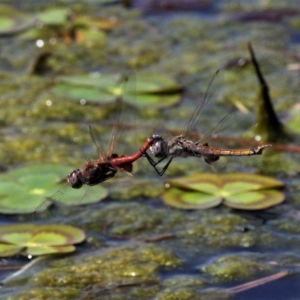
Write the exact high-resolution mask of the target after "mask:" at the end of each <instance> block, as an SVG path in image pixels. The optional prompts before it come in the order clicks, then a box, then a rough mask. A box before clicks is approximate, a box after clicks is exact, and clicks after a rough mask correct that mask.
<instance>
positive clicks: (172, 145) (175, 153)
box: [145, 71, 272, 176]
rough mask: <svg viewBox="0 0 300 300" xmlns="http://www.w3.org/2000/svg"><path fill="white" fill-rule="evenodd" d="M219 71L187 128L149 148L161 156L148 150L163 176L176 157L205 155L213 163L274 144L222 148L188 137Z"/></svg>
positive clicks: (154, 166) (219, 125)
mask: <svg viewBox="0 0 300 300" xmlns="http://www.w3.org/2000/svg"><path fill="white" fill-rule="evenodd" d="M217 74H218V71H217V73H216V74H215V76H214V77H213V78H212V80H211V81H210V83H209V85H208V88H207V90H206V92H205V94H204V97H203V98H202V99H201V100H200V102H199V104H198V106H197V108H196V110H195V112H194V113H193V115H192V117H191V119H190V121H189V122H188V125H187V127H186V130H185V131H184V133H183V134H181V135H178V136H175V137H173V138H171V139H169V140H165V139H163V138H162V137H160V139H158V138H157V139H156V140H153V142H152V143H151V145H150V147H149V149H150V151H151V153H152V154H153V155H154V156H155V157H157V158H159V160H158V161H154V160H153V159H152V158H151V156H150V155H149V154H148V153H147V152H146V153H145V156H146V158H147V160H148V161H149V163H150V164H151V166H152V167H153V168H154V169H155V171H156V172H157V173H158V174H159V175H160V176H162V175H163V174H164V173H165V172H166V170H167V169H168V167H169V165H170V164H171V162H172V160H173V159H174V158H175V157H185V158H186V157H191V156H194V157H203V158H204V160H205V161H206V162H207V163H208V164H211V163H213V162H215V161H217V160H219V158H220V156H252V155H260V154H262V153H263V150H264V149H266V148H269V147H271V146H272V145H269V144H266V145H259V146H256V147H254V148H250V149H222V148H214V147H210V146H209V145H208V143H207V142H204V143H203V142H202V143H201V141H198V142H193V141H192V140H190V139H188V137H189V136H192V135H193V129H194V128H195V125H196V124H197V122H198V120H199V116H200V114H201V112H202V111H203V109H204V107H205V105H206V104H207V103H208V101H209V100H210V98H208V97H207V95H208V91H209V89H210V87H211V85H212V83H213V81H214V79H215V77H216V76H217ZM229 116H230V114H229V115H227V116H225V117H224V118H223V119H222V120H221V121H220V123H219V124H218V125H217V126H216V127H215V129H213V131H212V132H211V133H210V134H209V135H206V138H208V137H212V136H214V135H215V134H216V133H218V132H219V131H220V127H221V124H222V123H224V122H225V121H226V119H227V118H228V117H229ZM165 159H169V160H168V161H167V163H166V165H165V166H164V167H163V168H162V169H161V170H158V169H157V165H158V164H160V163H161V162H162V161H164V160H165Z"/></svg>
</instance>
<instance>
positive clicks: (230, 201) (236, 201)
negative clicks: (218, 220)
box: [224, 190, 285, 210]
mask: <svg viewBox="0 0 300 300" xmlns="http://www.w3.org/2000/svg"><path fill="white" fill-rule="evenodd" d="M284 198H285V195H284V194H283V193H282V192H280V191H277V190H260V191H259V192H247V193H242V194H237V195H231V196H227V197H226V198H225V200H224V204H225V205H227V206H229V207H232V208H238V209H247V210H255V209H265V208H268V207H271V206H273V205H276V204H280V203H282V202H283V201H284Z"/></svg>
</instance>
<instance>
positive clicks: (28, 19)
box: [0, 4, 36, 36]
mask: <svg viewBox="0 0 300 300" xmlns="http://www.w3.org/2000/svg"><path fill="white" fill-rule="evenodd" d="M35 22H36V19H35V18H34V17H33V16H30V15H26V14H23V13H21V12H18V11H17V10H14V9H12V8H11V7H9V6H6V5H3V4H1V5H0V36H10V35H15V34H18V33H20V32H22V31H25V30H27V29H29V28H31V27H33V26H34V25H35Z"/></svg>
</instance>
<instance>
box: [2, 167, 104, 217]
mask: <svg viewBox="0 0 300 300" xmlns="http://www.w3.org/2000/svg"><path fill="white" fill-rule="evenodd" d="M70 171H72V170H71V168H70V167H66V166H53V165H33V166H26V167H22V168H18V169H14V170H12V171H10V172H7V173H2V174H0V213H6V214H24V213H33V212H35V211H36V209H37V208H39V209H38V210H39V211H42V210H45V209H46V208H47V207H48V206H49V205H50V204H51V201H48V200H47V199H49V198H52V196H51V195H55V197H54V199H53V200H56V201H58V202H61V203H63V204H66V205H82V204H87V203H94V202H98V201H100V200H102V199H104V198H105V197H106V196H107V193H108V192H107V190H106V189H104V188H103V187H101V186H97V187H93V188H91V187H88V188H89V190H88V193H86V191H84V197H83V193H82V192H80V191H78V190H73V189H72V188H71V187H69V186H68V185H67V184H66V183H64V184H61V183H60V182H61V181H62V180H63V179H64V178H66V176H67V174H68V173H70ZM63 189H66V190H65V191H64V190H63ZM69 191H70V193H69ZM71 191H72V192H73V193H71ZM65 194H67V195H65ZM70 194H71V195H70ZM40 208H41V209H40Z"/></svg>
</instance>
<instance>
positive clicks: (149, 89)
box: [52, 74, 182, 108]
mask: <svg viewBox="0 0 300 300" xmlns="http://www.w3.org/2000/svg"><path fill="white" fill-rule="evenodd" d="M130 80H136V82H135V83H134V84H132V87H129V88H127V87H126V88H125V89H122V74H99V75H98V76H97V75H94V74H92V75H75V76H60V77H58V78H57V84H56V85H55V86H54V87H53V88H52V92H53V93H54V94H55V95H58V96H61V97H67V98H69V99H73V100H76V101H79V100H80V99H85V100H87V101H91V102H97V103H107V102H112V101H115V99H116V98H117V97H119V96H122V97H123V98H124V101H125V102H128V103H131V104H133V105H138V106H142V107H144V106H151V107H156V108H162V107H167V106H170V105H174V104H175V103H177V102H178V101H179V100H180V92H181V91H182V88H181V87H180V86H179V85H178V84H177V83H176V82H175V81H174V80H173V79H172V78H170V77H168V76H164V75H159V74H158V75H154V74H139V75H138V76H137V77H136V78H135V79H132V78H131V79H130ZM123 83H125V82H123Z"/></svg>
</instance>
